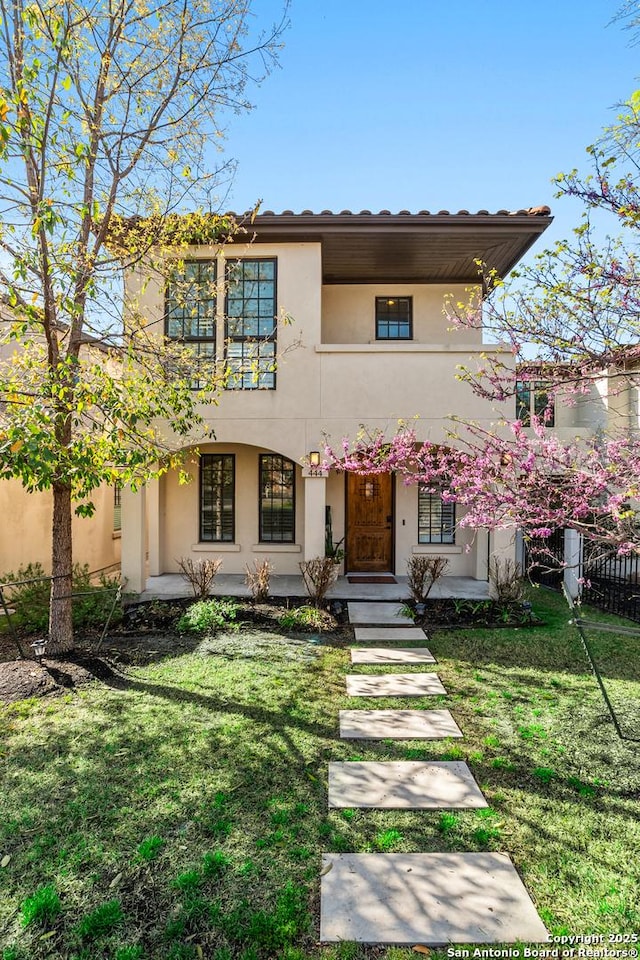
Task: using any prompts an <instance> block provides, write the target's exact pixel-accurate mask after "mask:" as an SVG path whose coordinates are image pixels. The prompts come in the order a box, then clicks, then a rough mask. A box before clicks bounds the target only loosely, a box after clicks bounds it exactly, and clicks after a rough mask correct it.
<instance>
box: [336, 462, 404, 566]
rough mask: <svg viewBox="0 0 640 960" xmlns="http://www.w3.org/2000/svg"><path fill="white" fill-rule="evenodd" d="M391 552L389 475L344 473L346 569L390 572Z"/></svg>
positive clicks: (390, 482)
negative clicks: (345, 485)
mask: <svg viewBox="0 0 640 960" xmlns="http://www.w3.org/2000/svg"><path fill="white" fill-rule="evenodd" d="M392 553H393V478H392V475H391V474H390V473H376V474H367V475H366V476H359V475H358V474H355V473H347V557H346V561H347V569H348V570H352V571H354V572H360V573H378V572H380V571H390V570H391V569H392V562H393V556H392Z"/></svg>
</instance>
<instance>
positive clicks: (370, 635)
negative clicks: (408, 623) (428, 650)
mask: <svg viewBox="0 0 640 960" xmlns="http://www.w3.org/2000/svg"><path fill="white" fill-rule="evenodd" d="M355 634H356V640H357V641H358V643H363V642H365V643H366V642H368V643H376V642H378V641H380V640H393V641H396V640H426V639H427V635H426V633H425V632H424V630H422V629H421V628H420V627H356V628H355Z"/></svg>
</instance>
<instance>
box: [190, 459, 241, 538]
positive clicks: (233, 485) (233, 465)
mask: <svg viewBox="0 0 640 960" xmlns="http://www.w3.org/2000/svg"><path fill="white" fill-rule="evenodd" d="M212 460H230V461H231V496H230V499H231V537H230V538H228V537H224V536H223V537H221V538H220V539H217V538H215V537H205V536H204V525H203V520H204V470H205V466H206V463H207V461H212ZM222 470H223V471H224V464H223V466H222ZM222 491H223V498H222V499H223V504H222V510H223V517H222V519H223V520H224V483H222ZM212 496H213V495H212ZM198 507H199V509H198V513H199V517H198V542H199V543H235V542H236V456H235V454H234V453H201V454H200V476H199V488H198ZM221 526H222V524H221Z"/></svg>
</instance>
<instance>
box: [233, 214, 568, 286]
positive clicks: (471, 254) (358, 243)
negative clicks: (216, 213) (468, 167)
mask: <svg viewBox="0 0 640 960" xmlns="http://www.w3.org/2000/svg"><path fill="white" fill-rule="evenodd" d="M552 220H553V217H552V216H551V215H550V211H549V208H548V207H534V208H531V209H530V210H518V211H516V212H515V213H510V212H509V211H506V210H500V211H499V212H498V213H488V212H487V211H484V210H481V211H480V212H479V213H474V214H471V213H468V212H467V211H464V210H463V211H460V212H459V213H448V212H447V211H441V212H440V213H429V212H428V211H421V212H420V213H408V212H406V211H403V212H402V213H396V214H392V213H389V212H388V211H382V212H381V213H376V214H374V213H369V212H368V211H363V212H361V213H350V212H349V211H343V212H342V213H330V212H327V211H325V212H323V213H311V212H309V211H305V212H303V213H299V214H296V213H293V212H291V211H288V210H287V211H285V212H284V213H278V214H276V213H272V212H271V211H267V212H265V213H261V214H258V216H256V217H255V219H254V221H253V224H251V225H247V233H248V235H249V236H251V234H252V231H253V232H254V240H255V242H256V243H270V242H274V243H285V242H292V243H301V242H302V243H320V244H322V280H323V283H374V282H377V283H446V284H452V283H465V284H466V283H478V282H479V280H480V273H479V268H478V264H477V262H476V261H478V260H481V261H482V262H483V263H484V264H486V266H487V267H488V268H489V269H494V270H496V271H497V272H498V275H499V276H500V277H505V276H506V275H507V274H508V273H509V272H510V271H511V270H512V269H513V267H514V266H515V265H516V264H517V263H518V261H519V260H520V259H521V258H522V257H523V256H524V254H525V253H526V252H527V250H528V249H529V248H530V247H531V245H532V244H533V243H534V242H535V241H536V239H537V238H538V237H539V236H540V234H541V233H543V232H544V231H545V230H546V229H547V227H548V226H549V224H550V223H551V222H552Z"/></svg>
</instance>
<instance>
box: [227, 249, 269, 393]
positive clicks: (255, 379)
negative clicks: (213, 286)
mask: <svg viewBox="0 0 640 960" xmlns="http://www.w3.org/2000/svg"><path fill="white" fill-rule="evenodd" d="M246 263H257V264H260V263H272V264H273V281H272V282H273V330H272V333H270V334H268V335H267V336H260V335H259V334H258V335H257V336H247V335H246V334H243V335H242V336H236V335H231V333H230V317H229V299H230V298H229V285H230V271H231V270H232V268H233V267H234V266H235V265H237V264H242V266H243V268H244V265H245V264H246ZM224 280H225V298H224V354H225V368H226V370H227V381H226V383H225V390H275V389H276V387H277V370H276V366H275V364H276V356H277V351H278V258H277V257H234V258H233V259H226V260H225V269H224ZM246 282H247V281H246V280H245V279H244V277H243V287H244V284H245V283H246ZM253 282H255V283H260V278H259V277H258V279H257V280H256V281H253ZM246 299H248V298H247V297H245V296H244V289H243V302H244V301H245V300H246ZM257 299H258V301H259V299H260V298H259V296H258V298H257ZM237 319H242V322H243V324H244V323H245V319H246V318H245V317H244V316H243V317H242V318H237ZM257 320H258V325H259V324H260V308H259V307H258V317H257ZM252 343H253V344H255V345H256V347H257V351H258V352H257V356H256V358H255V360H257V362H258V369H257V371H256V372H255V373H252V375H251V376H252V382H251V383H249V384H245V383H244V382H242V383H239V384H235V383H233V382H232V381H233V378H234V376H239V377H240V378H242V379H243V380H244V377H245V373H244V372H240V374H234V373H233V371H232V368H231V364H230V357H229V346H230V345H231V344H242V345H245V344H252ZM265 343H270V344H273V356H272V357H271V358H270V359H271V365H272V367H273V369H272V370H267V371H266V373H265V374H261V373H260V359H261V357H260V346H261V345H262V344H265ZM231 359H238V358H231ZM265 359H266V358H265ZM244 360H245V356H244V350H243V356H242V357H241V358H240V361H241V362H242V361H244ZM265 375H266V376H270V377H272V378H273V380H272V383H271V384H269V385H268V386H264V385H261V384H260V378H261V376H265Z"/></svg>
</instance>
